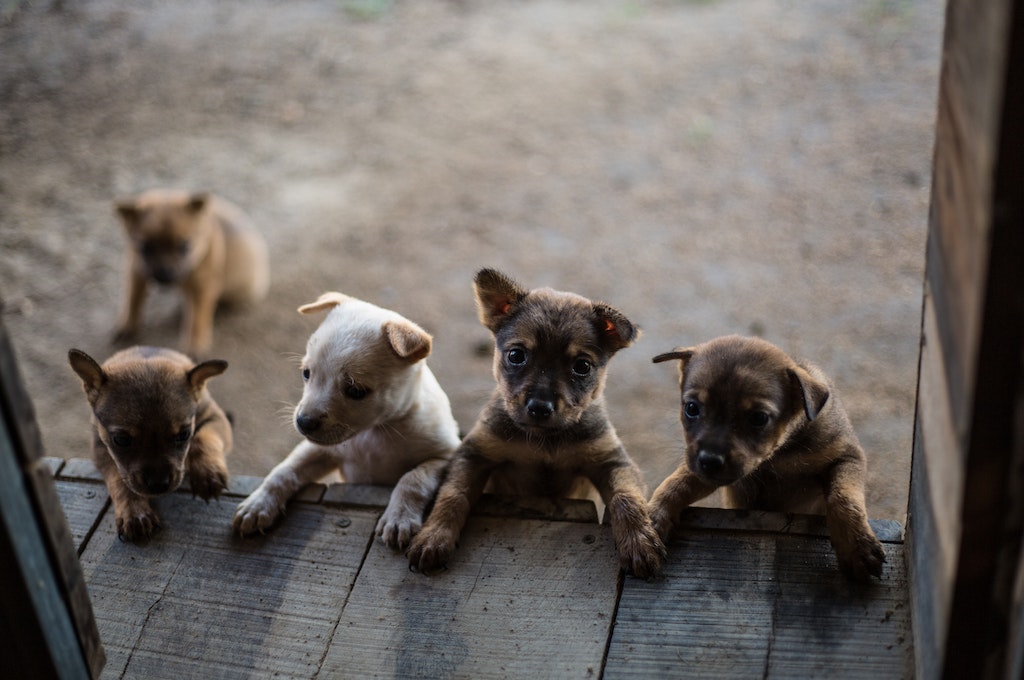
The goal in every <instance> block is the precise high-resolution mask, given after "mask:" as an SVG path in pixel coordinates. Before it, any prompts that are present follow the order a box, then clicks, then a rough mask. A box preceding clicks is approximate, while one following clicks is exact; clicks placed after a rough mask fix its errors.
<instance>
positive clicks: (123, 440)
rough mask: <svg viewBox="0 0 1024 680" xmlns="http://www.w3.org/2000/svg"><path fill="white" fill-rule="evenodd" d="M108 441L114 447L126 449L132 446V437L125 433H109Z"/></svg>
mask: <svg viewBox="0 0 1024 680" xmlns="http://www.w3.org/2000/svg"><path fill="white" fill-rule="evenodd" d="M110 441H111V443H113V445H114V446H117V447H120V448H122V449H126V448H128V447H129V446H131V445H132V436H131V435H130V434H128V433H127V432H120V431H118V432H111V433H110Z"/></svg>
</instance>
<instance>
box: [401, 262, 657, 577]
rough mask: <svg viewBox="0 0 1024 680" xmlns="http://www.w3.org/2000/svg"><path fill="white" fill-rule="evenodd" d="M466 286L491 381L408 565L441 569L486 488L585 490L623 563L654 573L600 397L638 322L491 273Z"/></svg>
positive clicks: (652, 554)
mask: <svg viewBox="0 0 1024 680" xmlns="http://www.w3.org/2000/svg"><path fill="white" fill-rule="evenodd" d="M474 284H475V290H476V300H477V308H478V310H479V314H480V320H481V322H483V324H484V325H485V326H487V328H489V329H490V330H491V332H492V333H494V339H495V353H494V377H495V379H496V380H497V386H496V388H495V390H494V393H493V395H492V396H491V399H490V401H489V402H488V404H487V406H485V407H484V410H483V413H482V414H481V416H480V419H479V420H478V421H477V423H476V425H474V427H473V429H472V431H471V432H470V433H469V434H468V435H467V436H466V438H465V439H464V440H463V441H462V444H461V445H460V446H459V448H458V450H457V451H456V453H455V457H454V458H453V459H452V463H451V465H450V466H449V468H448V473H447V478H446V480H445V483H444V485H443V486H442V487H441V490H440V491H439V492H438V497H437V501H436V503H435V505H434V509H433V511H432V512H431V514H430V517H429V518H428V520H427V523H426V525H424V527H423V530H422V531H421V532H420V533H419V534H418V535H417V536H416V538H415V539H413V542H412V545H411V546H410V547H409V551H408V556H409V563H410V565H411V566H412V567H413V568H416V569H418V570H419V571H421V572H424V573H429V572H433V571H435V570H437V569H439V568H442V567H444V566H445V563H446V562H447V561H448V559H449V557H451V555H452V552H453V551H454V550H455V544H456V541H457V540H458V538H459V534H460V533H461V532H462V528H463V526H464V525H465V523H466V519H467V517H468V516H469V512H470V509H471V508H472V506H473V504H474V503H476V501H477V499H478V498H479V497H480V495H481V493H482V492H483V491H484V489H485V487H488V485H489V488H490V489H491V490H494V491H496V492H499V493H514V494H531V495H543V496H549V497H553V498H565V497H568V496H569V495H576V494H579V493H581V492H584V491H586V490H587V489H591V488H593V487H596V489H597V491H598V492H599V493H600V495H601V498H602V499H603V500H604V502H605V504H606V505H607V507H608V511H609V514H610V517H611V526H612V533H613V535H614V537H615V543H616V546H617V547H618V552H619V561H620V563H621V564H622V566H623V568H625V569H628V570H631V571H632V572H633V573H634V574H635V575H637V576H640V577H648V576H652V575H654V574H656V573H657V572H658V571H659V569H660V567H661V559H662V556H663V554H664V546H663V545H662V542H661V540H660V539H659V538H658V534H657V533H656V532H655V531H654V527H653V526H652V525H651V521H650V518H649V517H648V515H647V509H646V502H645V497H646V496H645V493H644V488H643V483H642V478H641V475H640V471H639V469H637V467H636V465H635V464H634V463H633V461H632V460H631V459H630V457H629V455H628V454H627V453H626V450H625V449H624V448H623V446H622V443H621V442H620V441H619V438H618V436H617V435H616V433H615V428H614V427H612V424H611V422H609V420H608V416H607V414H606V412H605V406H604V396H603V390H604V382H605V373H606V370H607V366H608V361H609V360H610V359H611V358H612V356H613V355H614V354H615V352H617V351H618V350H620V349H622V348H623V347H627V346H629V345H630V344H632V342H633V340H634V339H635V338H636V337H637V334H638V330H637V329H636V328H635V327H634V326H633V324H632V323H630V322H629V320H628V319H627V318H626V317H625V316H623V315H622V314H621V313H620V312H618V311H616V310H615V309H613V308H611V307H609V306H608V305H605V304H602V303H599V302H598V303H595V302H592V301H590V300H588V299H586V298H584V297H581V296H579V295H575V294H573V293H562V292H557V291H554V290H551V289H549V288H542V289H537V290H532V291H528V290H526V289H524V288H522V287H521V286H520V285H519V284H517V283H516V282H515V281H512V280H511V279H509V278H508V277H507V276H505V275H503V274H501V273H499V272H496V271H494V270H491V269H484V270H481V271H480V272H479V273H478V274H477V275H476V280H475V282H474ZM591 484H592V485H593V487H591Z"/></svg>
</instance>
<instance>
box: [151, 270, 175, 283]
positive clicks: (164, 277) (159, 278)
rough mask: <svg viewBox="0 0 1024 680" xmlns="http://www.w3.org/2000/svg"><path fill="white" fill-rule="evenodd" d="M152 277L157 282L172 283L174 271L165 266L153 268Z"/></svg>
mask: <svg viewBox="0 0 1024 680" xmlns="http://www.w3.org/2000/svg"><path fill="white" fill-rule="evenodd" d="M153 278H154V279H156V282H157V283H160V284H163V285H165V286H166V285H168V284H171V283H174V272H172V271H171V270H170V269H167V268H166V267H159V268H158V269H155V270H153Z"/></svg>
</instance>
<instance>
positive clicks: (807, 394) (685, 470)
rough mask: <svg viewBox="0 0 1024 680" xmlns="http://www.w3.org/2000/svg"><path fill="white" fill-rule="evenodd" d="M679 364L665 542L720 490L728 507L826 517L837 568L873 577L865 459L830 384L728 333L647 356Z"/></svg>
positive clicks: (879, 557) (659, 508) (877, 548)
mask: <svg viewBox="0 0 1024 680" xmlns="http://www.w3.org/2000/svg"><path fill="white" fill-rule="evenodd" d="M672 359H678V360H679V372H680V390H681V395H682V409H681V415H680V418H681V420H682V423H683V433H684V435H685V440H686V453H685V459H684V460H683V462H682V464H681V465H680V466H679V468H678V469H677V470H676V471H675V472H674V473H673V474H672V475H671V476H669V477H668V479H666V480H665V481H664V482H663V483H662V484H661V486H659V487H658V489H657V490H656V491H655V492H654V496H653V498H652V499H651V503H650V512H651V517H652V518H653V520H654V524H655V527H656V528H657V530H658V533H659V535H661V537H662V538H663V539H665V540H667V539H668V535H669V533H670V531H671V529H672V527H673V525H674V523H675V522H676V521H677V519H678V518H679V515H680V512H681V511H682V510H683V509H684V508H686V507H687V506H689V505H690V504H691V503H693V502H695V501H697V500H699V499H701V498H704V497H705V496H707V495H709V494H711V493H712V492H713V491H714V490H715V489H716V488H718V487H724V494H725V502H726V505H727V506H728V507H733V508H750V509H759V510H777V511H782V512H803V513H814V514H825V515H826V516H827V519H828V525H829V531H830V534H831V539H832V545H833V547H834V548H835V551H836V556H837V558H838V562H839V567H840V569H841V570H842V571H843V573H844V574H846V575H847V576H848V577H849V578H851V579H854V580H859V581H865V580H870V577H871V576H881V574H882V562H884V561H885V551H884V550H883V548H882V545H881V544H880V543H879V542H878V539H877V538H875V535H874V533H873V532H872V531H871V527H870V526H869V525H868V518H867V512H866V510H865V505H864V476H865V473H866V458H865V456H864V451H863V450H862V449H861V447H860V443H859V442H858V441H857V436H856V435H855V434H854V431H853V427H852V426H851V425H850V420H849V418H848V417H847V415H846V411H845V410H844V409H843V406H842V404H841V403H840V401H839V398H838V396H837V395H836V393H835V390H834V389H833V387H832V385H831V383H830V382H829V380H828V378H827V377H826V376H825V374H824V373H823V372H822V371H821V369H819V368H818V367H816V366H814V365H813V364H809V363H806V362H801V363H797V362H795V361H794V360H793V359H791V358H790V357H789V356H788V355H786V354H785V353H784V352H783V351H782V350H781V349H779V348H778V347H776V346H774V345H772V344H771V343H769V342H766V341H764V340H761V339H758V338H743V337H739V336H728V337H723V338H717V339H715V340H711V341H710V342H707V343H704V344H702V345H698V346H696V347H690V348H685V349H684V348H679V349H676V350H675V351H672V352H668V353H666V354H660V355H658V356H656V357H654V361H655V362H661V361H668V360H672Z"/></svg>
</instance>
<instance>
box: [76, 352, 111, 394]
mask: <svg viewBox="0 0 1024 680" xmlns="http://www.w3.org/2000/svg"><path fill="white" fill-rule="evenodd" d="M68 363H70V364H71V368H72V369H74V371H75V373H77V374H78V377H79V378H81V379H82V387H83V389H84V390H85V396H86V397H87V398H88V399H89V401H90V402H92V401H94V400H95V399H96V396H97V394H98V393H99V390H100V388H101V387H103V384H104V383H105V382H107V374H106V373H104V372H103V369H102V368H101V367H100V365H99V364H98V363H96V360H95V359H93V358H92V357H91V356H89V355H88V354H86V353H85V352H83V351H82V350H80V349H71V350H68Z"/></svg>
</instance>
